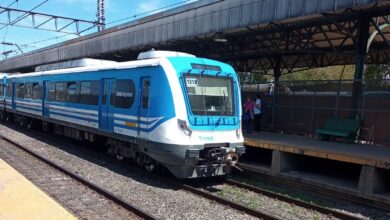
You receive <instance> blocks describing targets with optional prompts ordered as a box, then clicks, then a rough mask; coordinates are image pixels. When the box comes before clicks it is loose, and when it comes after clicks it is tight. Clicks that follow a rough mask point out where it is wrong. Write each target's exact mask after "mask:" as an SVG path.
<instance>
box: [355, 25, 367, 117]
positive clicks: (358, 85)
mask: <svg viewBox="0 0 390 220" xmlns="http://www.w3.org/2000/svg"><path fill="white" fill-rule="evenodd" d="M369 35H370V20H369V18H367V17H364V18H361V19H360V22H359V29H358V35H357V41H355V42H356V43H357V45H356V46H355V50H356V68H355V77H354V79H355V81H354V84H353V91H352V109H353V111H352V114H351V115H352V116H353V117H357V116H358V108H359V99H360V97H361V93H362V79H363V71H364V61H365V58H366V55H367V43H368V38H369Z"/></svg>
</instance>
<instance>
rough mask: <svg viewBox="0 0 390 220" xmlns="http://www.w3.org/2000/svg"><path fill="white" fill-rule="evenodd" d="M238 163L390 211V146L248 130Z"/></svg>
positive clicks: (249, 168)
mask: <svg viewBox="0 0 390 220" xmlns="http://www.w3.org/2000/svg"><path fill="white" fill-rule="evenodd" d="M244 139H245V146H246V147H247V149H246V153H245V154H244V156H243V157H242V158H241V159H240V162H239V165H238V166H239V167H241V168H242V169H243V170H246V171H250V172H254V173H258V174H261V175H267V176H272V177H275V178H281V179H284V180H288V181H294V182H296V183H299V184H303V185H305V186H306V185H307V186H310V187H312V188H316V189H318V190H322V189H326V190H331V191H333V192H335V193H338V194H340V195H349V196H352V197H359V198H361V199H365V200H367V201H370V202H371V201H373V203H375V202H376V203H377V204H378V207H383V206H384V207H385V208H386V209H388V210H390V147H386V146H374V145H363V144H343V143H339V142H333V141H320V140H316V139H315V138H311V137H305V136H298V135H288V134H277V133H267V132H262V133H260V134H258V135H251V134H244Z"/></svg>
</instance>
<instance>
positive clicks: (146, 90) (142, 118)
mask: <svg viewBox="0 0 390 220" xmlns="http://www.w3.org/2000/svg"><path fill="white" fill-rule="evenodd" d="M140 85H141V88H140V92H139V103H138V123H137V124H138V136H139V137H141V138H144V139H148V129H149V127H148V124H149V95H150V77H142V78H141V84H140Z"/></svg>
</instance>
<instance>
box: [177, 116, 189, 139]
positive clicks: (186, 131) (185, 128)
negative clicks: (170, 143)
mask: <svg viewBox="0 0 390 220" xmlns="http://www.w3.org/2000/svg"><path fill="white" fill-rule="evenodd" d="M177 123H178V126H179V128H180V131H181V132H182V133H183V134H184V135H186V136H191V134H192V130H191V129H190V128H189V127H188V126H187V121H185V120H181V119H177Z"/></svg>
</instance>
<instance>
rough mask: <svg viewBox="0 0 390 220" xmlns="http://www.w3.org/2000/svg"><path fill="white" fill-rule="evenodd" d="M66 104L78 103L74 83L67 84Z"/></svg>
mask: <svg viewBox="0 0 390 220" xmlns="http://www.w3.org/2000/svg"><path fill="white" fill-rule="evenodd" d="M66 102H73V103H78V102H79V97H78V92H77V84H76V82H68V86H67V92H66Z"/></svg>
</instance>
